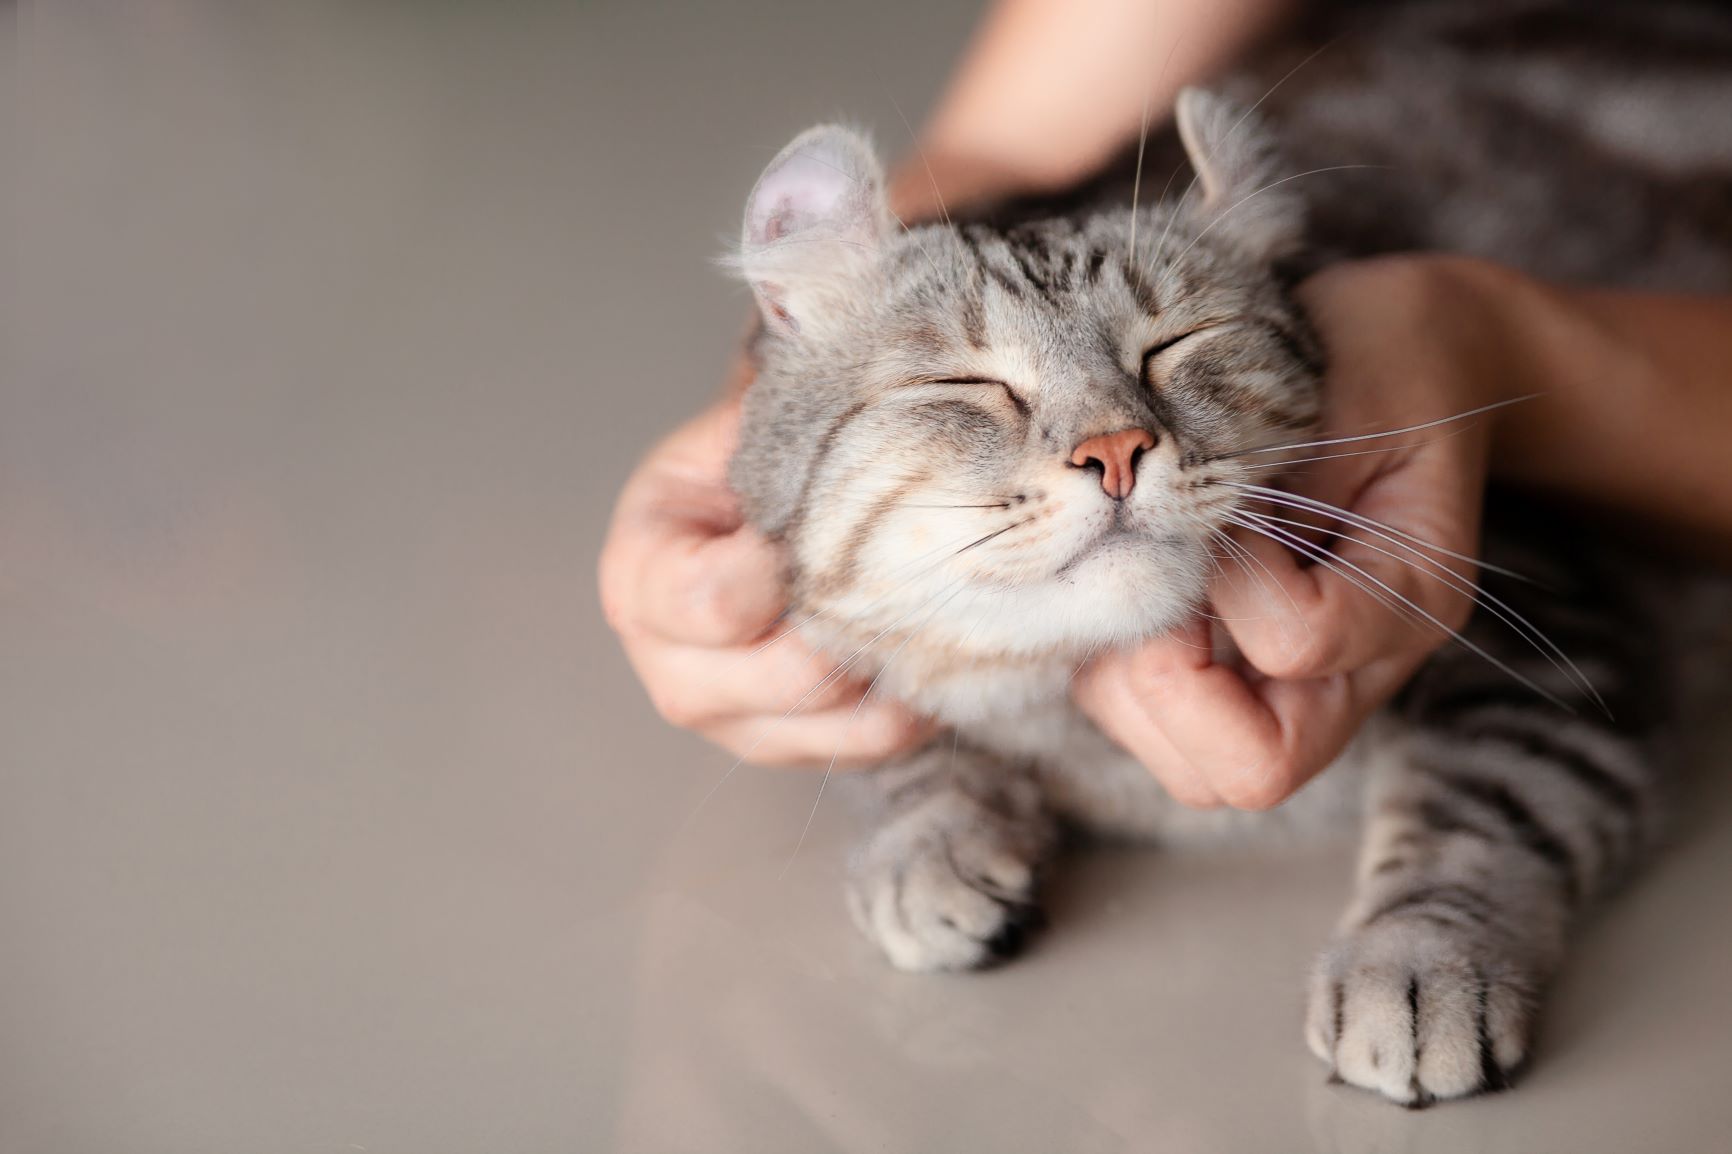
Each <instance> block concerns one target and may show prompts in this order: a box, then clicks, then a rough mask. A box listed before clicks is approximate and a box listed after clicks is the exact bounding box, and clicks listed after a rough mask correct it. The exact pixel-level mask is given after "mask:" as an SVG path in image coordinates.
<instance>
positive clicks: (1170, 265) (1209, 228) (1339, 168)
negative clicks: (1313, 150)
mask: <svg viewBox="0 0 1732 1154" xmlns="http://www.w3.org/2000/svg"><path fill="white" fill-rule="evenodd" d="M1388 167H1390V166H1389V165H1387V164H1330V165H1326V166H1324V167H1322V168H1309V169H1306V170H1305V171H1304V172H1295V173H1294V174H1293V175H1292V176H1283V177H1282V178H1281V179H1279V180H1271V181H1270V182H1269V183H1268V184H1265V185H1264V186H1263V187H1262V188H1258V189H1254V190H1253V191H1251V192H1248V193H1246V194H1245V195H1244V196H1241V197H1240V198H1239V199H1238V200H1236V201H1234V202H1233V203H1232V204H1230V205H1228V206H1227V207H1226V208H1224V209H1222V210H1221V211H1220V212H1219V213H1217V214H1216V215H1215V218H1214V219H1213V220H1211V221H1210V222H1209V223H1208V224H1206V225H1204V226H1203V228H1202V231H1201V232H1199V233H1197V235H1196V236H1194V237H1192V238H1191V243H1190V244H1187V245H1186V246H1185V247H1184V248H1182V249H1180V250H1179V255H1178V256H1176V257H1174V258H1173V259H1172V260H1170V261H1168V262H1167V271H1168V273H1169V275H1170V274H1171V273H1172V271H1173V270H1174V269H1176V268H1178V266H1179V262H1180V261H1182V260H1184V259H1185V257H1186V255H1188V254H1189V253H1190V251H1191V250H1192V249H1194V248H1196V247H1197V245H1198V244H1199V243H1200V242H1201V241H1202V239H1203V238H1204V237H1206V236H1208V235H1209V233H1211V232H1213V231H1214V229H1215V226H1216V225H1218V224H1220V223H1221V222H1222V221H1223V220H1226V219H1227V217H1228V216H1230V215H1231V214H1232V213H1233V212H1234V211H1235V210H1237V209H1239V208H1242V207H1243V206H1244V205H1245V204H1246V203H1247V202H1248V201H1251V200H1253V199H1255V198H1256V197H1259V196H1262V195H1263V194H1264V193H1265V192H1268V191H1269V190H1270V189H1273V188H1279V187H1280V186H1281V185H1283V184H1286V183H1287V182H1289V181H1293V180H1298V179H1299V178H1300V177H1304V176H1318V175H1321V174H1322V173H1325V172H1346V171H1348V170H1350V169H1361V168H1388Z"/></svg>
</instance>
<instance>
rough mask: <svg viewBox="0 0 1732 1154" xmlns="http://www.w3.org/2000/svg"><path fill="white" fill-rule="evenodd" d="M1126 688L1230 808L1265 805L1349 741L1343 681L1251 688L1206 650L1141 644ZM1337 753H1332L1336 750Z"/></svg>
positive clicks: (1128, 671)
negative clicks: (1333, 746) (1331, 746)
mask: <svg viewBox="0 0 1732 1154" xmlns="http://www.w3.org/2000/svg"><path fill="white" fill-rule="evenodd" d="M1125 673H1126V681H1127V683H1128V685H1129V692H1130V694H1131V695H1132V696H1133V697H1134V698H1135V700H1136V701H1137V703H1138V705H1139V706H1140V708H1141V711H1142V713H1143V714H1144V715H1145V717H1146V718H1147V722H1148V724H1149V725H1150V726H1152V727H1153V728H1155V729H1156V730H1158V731H1159V732H1160V733H1161V734H1162V735H1164V737H1165V738H1166V740H1167V741H1168V742H1169V743H1170V744H1171V746H1172V748H1173V750H1174V752H1175V754H1176V755H1177V757H1178V758H1179V759H1180V760H1182V761H1183V762H1185V763H1186V764H1188V765H1189V766H1191V767H1192V769H1193V771H1194V772H1195V773H1196V774H1197V776H1198V777H1199V778H1200V779H1201V780H1202V782H1203V783H1204V788H1207V789H1208V790H1210V791H1211V792H1213V793H1214V794H1215V795H1216V796H1218V797H1219V798H1220V799H1221V800H1222V801H1224V802H1225V803H1226V804H1228V805H1232V806H1236V807H1238V808H1241V809H1267V808H1269V807H1270V806H1272V805H1275V804H1277V803H1278V802H1280V801H1282V800H1284V799H1285V798H1286V797H1288V796H1289V795H1290V794H1291V793H1292V792H1293V791H1294V790H1295V789H1297V788H1298V787H1299V786H1300V785H1302V784H1304V782H1305V781H1306V780H1308V778H1309V777H1310V775H1311V774H1312V773H1315V772H1316V770H1317V769H1319V768H1321V767H1322V764H1324V763H1326V761H1327V758H1323V759H1322V760H1321V761H1320V760H1319V754H1320V753H1322V752H1324V750H1325V747H1326V746H1327V744H1328V743H1329V742H1330V741H1333V740H1336V739H1338V738H1339V739H1343V740H1344V738H1343V736H1342V729H1343V718H1344V717H1345V715H1346V712H1347V706H1348V704H1349V701H1348V694H1347V691H1346V685H1347V679H1346V678H1326V679H1319V680H1308V681H1293V682H1279V681H1274V680H1270V679H1261V680H1260V681H1259V682H1258V684H1257V685H1255V686H1253V684H1252V683H1251V682H1249V681H1248V680H1247V679H1246V677H1245V676H1244V675H1243V674H1241V673H1240V672H1239V671H1238V670H1236V669H1233V668H1231V667H1229V666H1225V665H1218V664H1216V663H1214V661H1213V660H1212V659H1211V657H1210V654H1209V651H1208V650H1207V649H1206V648H1202V647H1189V646H1185V647H1180V646H1166V647H1152V646H1145V647H1144V648H1142V649H1139V650H1136V651H1133V652H1132V653H1131V654H1130V655H1129V662H1128V665H1127V668H1126V671H1125ZM1330 756H1332V753H1331V754H1330Z"/></svg>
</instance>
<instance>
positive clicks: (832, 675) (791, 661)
mask: <svg viewBox="0 0 1732 1154" xmlns="http://www.w3.org/2000/svg"><path fill="white" fill-rule="evenodd" d="M793 629H794V627H793V626H788V627H787V628H786V629H784V631H783V632H782V634H780V635H776V634H772V635H771V636H769V637H767V638H765V639H763V640H762V641H760V642H758V643H757V644H756V645H753V646H744V647H736V648H727V649H710V648H705V647H702V646H695V645H675V644H670V643H666V642H663V641H661V640H660V639H644V640H638V641H628V642H627V644H626V655H627V656H628V657H629V658H630V659H631V663H632V667H633V668H634V669H636V670H637V674H638V677H639V678H640V679H641V680H642V681H643V683H644V685H645V686H646V687H647V688H648V689H649V694H650V698H651V700H652V701H654V702H655V706H656V710H657V712H659V713H660V714H661V715H662V717H664V718H665V719H667V720H668V721H669V722H671V723H672V724H674V725H678V726H680V727H682V728H685V729H696V728H701V727H704V726H708V725H713V724H715V723H717V722H720V721H726V720H732V719H736V718H744V717H752V716H757V715H759V714H768V715H779V714H783V713H789V712H796V711H798V712H802V713H818V712H822V711H823V710H826V709H830V708H832V707H835V706H838V705H843V704H846V705H849V706H852V705H853V704H854V703H856V702H858V701H859V700H860V697H861V695H862V694H863V693H864V692H865V689H866V685H865V683H864V682H863V681H861V680H860V679H859V678H856V677H852V676H849V675H848V674H847V673H846V671H842V670H839V668H838V663H837V662H836V661H835V660H833V659H832V658H829V657H827V656H825V655H823V654H820V653H818V652H817V651H815V650H813V649H812V648H811V647H810V646H808V645H806V644H805V643H804V642H803V641H802V640H801V639H800V638H799V636H798V635H797V634H795V633H794V632H793Z"/></svg>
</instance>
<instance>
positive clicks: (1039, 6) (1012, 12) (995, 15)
mask: <svg viewBox="0 0 1732 1154" xmlns="http://www.w3.org/2000/svg"><path fill="white" fill-rule="evenodd" d="M1295 6H1296V0H1000V2H999V3H998V4H997V5H995V6H994V7H993V9H992V11H991V12H990V13H989V14H988V15H987V17H986V19H985V20H984V21H983V22H982V24H981V27H980V29H979V31H978V32H977V33H976V35H975V38H974V41H973V43H972V44H971V45H970V46H969V49H968V51H967V52H966V53H965V54H964V56H963V58H962V61H961V62H960V63H959V65H958V66H957V69H956V72H955V74H954V76H953V77H952V79H951V82H950V85H949V87H948V88H947V90H946V92H945V94H944V97H943V98H942V99H941V100H940V102H939V104H938V107H937V108H936V109H935V110H934V112H933V115H932V117H931V119H930V121H929V123H928V126H927V128H926V130H925V131H924V132H923V133H922V134H921V151H922V152H923V153H924V157H925V161H926V163H925V164H923V163H922V162H921V160H920V159H919V158H910V160H909V161H908V162H906V163H904V164H903V165H902V166H901V167H900V168H899V169H898V171H897V173H896V175H895V177H894V178H893V180H892V199H893V200H894V201H895V202H896V203H897V205H898V210H899V211H903V212H905V213H907V214H910V215H915V216H920V215H929V214H931V213H932V212H935V211H936V208H937V205H936V203H935V198H934V194H933V190H932V185H933V184H934V183H936V184H937V186H938V189H939V195H941V196H942V198H943V199H944V200H946V201H952V202H957V203H960V202H963V201H967V200H971V199H976V198H979V197H983V196H990V195H994V194H997V193H1001V192H1006V191H1023V190H1038V189H1045V188H1052V187H1055V186H1059V185H1062V184H1065V183H1067V182H1070V181H1074V180H1077V179H1079V178H1080V177H1082V176H1083V175H1084V174H1086V173H1087V172H1089V171H1090V170H1091V169H1092V168H1094V167H1096V166H1098V165H1099V164H1101V163H1103V162H1104V161H1105V160H1106V159H1107V158H1108V157H1110V156H1111V155H1112V153H1113V151H1114V150H1115V149H1116V148H1118V147H1120V146H1121V145H1122V144H1123V143H1124V142H1125V141H1126V140H1128V139H1130V138H1131V137H1132V136H1133V135H1134V134H1135V132H1136V131H1137V127H1138V124H1139V122H1140V120H1141V118H1142V114H1143V108H1144V105H1145V102H1146V103H1147V106H1148V108H1149V109H1150V113H1151V119H1152V120H1153V121H1154V122H1156V123H1159V122H1160V121H1161V120H1163V119H1165V117H1166V115H1167V113H1168V111H1169V110H1170V109H1171V108H1172V104H1173V97H1174V95H1175V94H1176V93H1177V92H1178V90H1179V89H1180V88H1182V87H1183V86H1184V85H1186V84H1191V83H1195V82H1197V81H1199V80H1202V79H1204V78H1206V77H1208V76H1210V75H1212V74H1213V73H1214V72H1216V71H1218V70H1219V69H1221V68H1223V67H1225V66H1226V65H1227V64H1229V63H1231V62H1232V61H1233V60H1234V59H1236V58H1237V57H1238V56H1239V55H1240V54H1241V53H1243V52H1244V51H1245V49H1246V48H1248V47H1249V46H1250V45H1251V44H1253V43H1254V42H1255V41H1256V40H1258V39H1259V38H1261V37H1262V36H1263V35H1265V34H1267V33H1268V32H1269V31H1271V30H1272V29H1273V28H1275V27H1276V26H1277V25H1278V23H1279V22H1280V20H1281V19H1282V18H1283V17H1284V16H1285V15H1286V14H1287V13H1288V12H1289V11H1290V10H1291V9H1292V8H1294V7H1295ZM927 165H930V167H931V170H932V173H931V175H930V176H929V175H928V173H927V171H926V169H927Z"/></svg>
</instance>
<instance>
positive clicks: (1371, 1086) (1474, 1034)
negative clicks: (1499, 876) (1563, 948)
mask: <svg viewBox="0 0 1732 1154" xmlns="http://www.w3.org/2000/svg"><path fill="white" fill-rule="evenodd" d="M1533 987H1534V983H1533V982H1532V980H1531V979H1530V977H1529V976H1528V974H1527V972H1526V970H1525V968H1524V967H1522V966H1520V965H1519V964H1516V963H1514V962H1513V961H1512V959H1511V957H1510V952H1509V951H1508V950H1506V949H1503V948H1501V947H1500V946H1499V945H1498V944H1496V943H1495V942H1491V941H1488V940H1486V939H1483V938H1477V937H1474V936H1471V935H1467V934H1465V933H1463V932H1462V931H1460V930H1458V929H1455V928H1453V927H1448V928H1446V927H1443V926H1439V925H1437V924H1435V923H1432V922H1428V921H1423V920H1400V919H1391V920H1389V921H1386V922H1382V923H1379V924H1377V925H1373V926H1370V927H1367V928H1364V929H1361V930H1357V931H1354V932H1352V933H1350V934H1348V935H1347V936H1345V937H1343V938H1342V939H1340V940H1339V941H1337V942H1336V943H1335V944H1334V945H1333V946H1331V947H1330V948H1329V949H1328V950H1327V951H1325V953H1324V954H1323V957H1322V958H1321V959H1320V960H1319V962H1318V965H1317V969H1316V972H1315V974H1314V975H1313V978H1312V986H1311V993H1310V1005H1309V1009H1308V1013H1307V1017H1306V1029H1305V1034H1306V1041H1307V1043H1308V1044H1309V1046H1310V1047H1311V1050H1312V1052H1313V1053H1315V1054H1316V1055H1317V1056H1318V1057H1319V1058H1321V1059H1323V1060H1324V1061H1325V1062H1328V1063H1329V1064H1330V1069H1331V1073H1332V1076H1334V1077H1336V1078H1338V1079H1340V1080H1341V1081H1344V1082H1347V1083H1349V1084H1351V1085H1354V1086H1360V1087H1363V1088H1365V1089H1367V1090H1374V1091H1376V1092H1378V1093H1380V1094H1382V1095H1383V1096H1384V1097H1386V1098H1388V1099H1390V1100H1391V1101H1394V1102H1399V1103H1401V1104H1402V1105H1405V1106H1409V1107H1422V1106H1428V1105H1430V1104H1432V1103H1433V1102H1438V1101H1443V1100H1445V1099H1449V1098H1461V1097H1466V1096H1468V1095H1471V1094H1478V1093H1483V1092H1485V1091H1488V1090H1498V1089H1502V1088H1503V1087H1504V1086H1506V1085H1507V1084H1508V1081H1509V1077H1510V1074H1511V1073H1512V1072H1513V1071H1514V1070H1515V1069H1516V1068H1517V1067H1518V1066H1519V1065H1520V1064H1521V1063H1522V1061H1523V1059H1524V1058H1526V1056H1527V1050H1528V1042H1529V1037H1530V1031H1531V1025H1532V1020H1533V1013H1532V1008H1533V1005H1534V989H1533Z"/></svg>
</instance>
